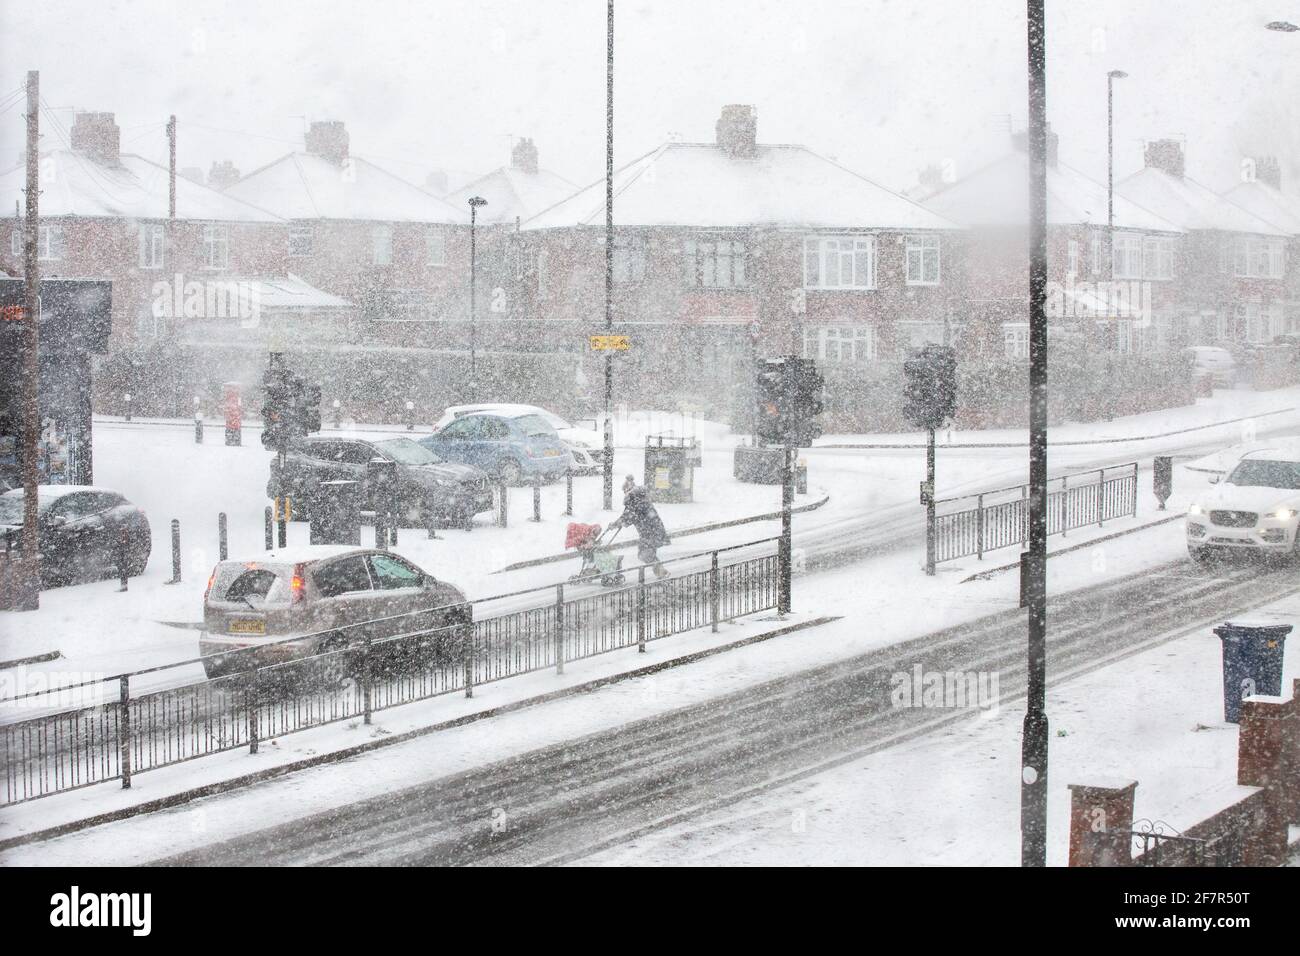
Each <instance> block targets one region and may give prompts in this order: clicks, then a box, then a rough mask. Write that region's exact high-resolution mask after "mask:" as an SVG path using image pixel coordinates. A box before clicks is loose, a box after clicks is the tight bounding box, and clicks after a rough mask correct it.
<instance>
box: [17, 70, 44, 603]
mask: <svg viewBox="0 0 1300 956" xmlns="http://www.w3.org/2000/svg"><path fill="white" fill-rule="evenodd" d="M40 84H41V75H40V73H39V72H37V71H36V70H32V71H30V72H29V73H28V74H27V194H26V198H27V222H26V228H25V229H24V234H23V264H24V269H25V279H26V284H25V287H24V292H25V296H24V302H23V311H24V315H23V320H24V321H23V326H24V327H23V331H24V333H25V334H24V335H23V367H22V376H23V399H22V404H23V435H22V439H23V560H22V564H21V568H22V571H21V572H20V581H19V584H18V588H19V593H18V600H17V601H15V602H14V606H15V607H17V608H18V609H19V610H21V611H35V610H37V609H38V608H40V606H41V543H40V537H39V535H38V533H37V519H38V517H39V513H38V511H37V504H38V502H37V499H36V486H37V467H36V465H37V462H36V455H37V442H38V439H39V438H40V428H41V398H40V345H41V335H40V313H41V276H40V271H39V270H40V260H39V257H38V255H37V238H38V235H39V229H40V195H41V184H40V174H41V130H40V113H41V94H40Z"/></svg>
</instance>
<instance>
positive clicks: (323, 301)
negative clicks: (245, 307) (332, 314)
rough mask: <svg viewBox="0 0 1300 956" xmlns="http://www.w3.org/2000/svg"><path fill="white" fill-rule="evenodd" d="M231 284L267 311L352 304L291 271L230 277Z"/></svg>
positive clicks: (346, 306)
mask: <svg viewBox="0 0 1300 956" xmlns="http://www.w3.org/2000/svg"><path fill="white" fill-rule="evenodd" d="M234 285H235V288H236V290H237V294H238V295H239V297H240V298H241V300H242V299H245V298H252V297H254V296H255V297H256V303H257V305H258V306H259V307H260V308H262V309H266V310H270V311H276V312H280V311H292V310H295V309H346V308H349V307H350V306H351V305H352V303H350V302H349V301H348V300H347V299H342V298H339V297H338V296H336V295H333V294H332V293H329V292H326V291H324V290H323V289H318V288H316V287H315V286H314V285H312V284H311V283H309V282H307V281H306V280H304V279H300V278H298V276H296V275H294V274H293V273H289V274H288V275H285V276H274V277H271V278H265V277H258V278H252V279H238V280H234Z"/></svg>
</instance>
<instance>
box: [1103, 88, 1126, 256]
mask: <svg viewBox="0 0 1300 956" xmlns="http://www.w3.org/2000/svg"><path fill="white" fill-rule="evenodd" d="M1127 77H1128V74H1127V73H1125V72H1124V71H1123V70H1111V71H1110V72H1109V73H1107V74H1106V278H1107V279H1114V278H1115V81H1116V80H1123V79H1126V78H1127Z"/></svg>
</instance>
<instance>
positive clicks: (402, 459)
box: [266, 435, 492, 526]
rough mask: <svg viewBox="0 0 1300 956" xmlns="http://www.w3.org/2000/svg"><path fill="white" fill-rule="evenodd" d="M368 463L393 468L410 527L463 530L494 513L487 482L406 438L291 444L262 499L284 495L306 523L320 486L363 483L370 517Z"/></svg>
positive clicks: (316, 438)
mask: <svg viewBox="0 0 1300 956" xmlns="http://www.w3.org/2000/svg"><path fill="white" fill-rule="evenodd" d="M372 458H382V459H384V460H385V461H392V462H396V463H397V499H398V508H399V509H400V510H401V512H402V513H403V514H405V515H407V516H408V518H409V520H410V521H411V523H412V524H417V525H420V526H424V525H426V524H428V523H429V522H430V520H431V519H432V520H433V521H434V522H435V523H436V522H445V523H451V524H458V525H463V524H466V523H468V522H469V521H471V520H473V517H474V515H476V514H479V513H480V512H484V511H491V510H492V488H491V485H490V484H489V482H488V476H487V475H486V474H484V473H483V472H482V471H481V470H479V469H478V468H475V467H473V466H471V465H465V464H458V463H455V462H449V461H445V460H443V459H442V458H441V457H440V456H438V455H436V454H434V453H433V452H431V451H430V450H429V449H428V448H425V447H423V446H421V445H420V444H419V443H417V442H414V441H412V440H411V439H409V438H384V439H377V440H376V439H369V438H341V437H338V436H334V435H330V436H325V435H312V436H309V437H307V438H302V439H298V440H296V441H294V442H293V443H292V444H291V445H290V447H289V453H288V454H287V455H286V456H285V460H284V469H283V471H282V470H281V469H280V462H279V458H278V457H277V458H273V459H272V460H271V477H270V480H268V481H267V484H266V495H267V497H268V498H274V497H276V495H277V494H285V495H288V496H289V498H290V500H291V501H292V503H293V513H294V516H295V517H298V518H303V519H305V518H308V517H309V516H310V512H311V501H312V498H313V497H314V496H315V494H316V492H317V489H318V488H319V487H320V483H321V482H322V481H349V480H350V481H358V482H361V483H362V488H363V492H362V510H363V511H374V509H375V502H374V500H373V497H372V494H371V489H370V487H369V483H368V482H367V481H366V468H367V465H368V464H369V462H370V460H371V459H372Z"/></svg>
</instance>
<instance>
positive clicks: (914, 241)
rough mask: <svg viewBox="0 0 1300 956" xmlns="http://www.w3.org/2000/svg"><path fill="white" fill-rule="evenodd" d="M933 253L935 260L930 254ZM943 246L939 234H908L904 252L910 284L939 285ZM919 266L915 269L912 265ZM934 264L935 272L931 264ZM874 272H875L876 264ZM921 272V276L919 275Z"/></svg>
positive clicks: (908, 282)
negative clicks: (931, 268)
mask: <svg viewBox="0 0 1300 956" xmlns="http://www.w3.org/2000/svg"><path fill="white" fill-rule="evenodd" d="M931 253H933V256H934V258H933V262H931V261H929V260H930V254H931ZM940 255H941V246H940V242H939V237H938V236H908V237H907V244H906V248H905V252H904V261H905V264H906V273H907V284H908V285H938V284H939V281H940V279H941V277H942V263H941V259H940ZM914 263H915V264H916V265H917V266H918V267H919V268H918V269H917V271H915V272H914V271H913V269H912V266H913V264H914ZM930 265H933V266H934V271H933V274H931V271H930V269H929V266H930ZM872 272H873V273H874V272H875V268H874V266H873V267H872ZM918 273H919V277H918Z"/></svg>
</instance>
